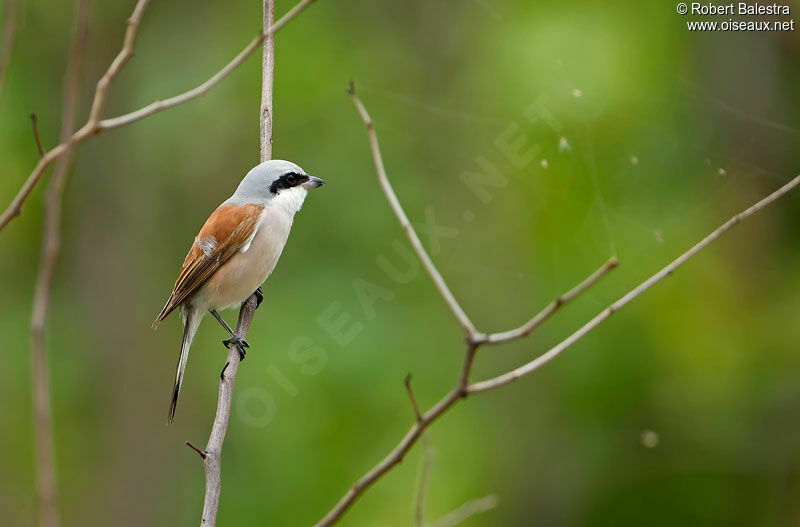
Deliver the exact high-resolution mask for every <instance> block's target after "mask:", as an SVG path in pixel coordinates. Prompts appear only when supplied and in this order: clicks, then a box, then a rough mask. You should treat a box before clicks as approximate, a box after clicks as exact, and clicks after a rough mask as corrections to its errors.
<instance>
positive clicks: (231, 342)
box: [222, 337, 250, 360]
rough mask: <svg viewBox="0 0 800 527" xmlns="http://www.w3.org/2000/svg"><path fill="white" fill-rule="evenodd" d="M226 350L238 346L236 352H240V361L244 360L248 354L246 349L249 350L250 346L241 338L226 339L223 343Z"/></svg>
mask: <svg viewBox="0 0 800 527" xmlns="http://www.w3.org/2000/svg"><path fill="white" fill-rule="evenodd" d="M222 343H223V344H224V345H225V347H226V348H228V349H231V346H236V350H237V351H238V352H239V359H240V360H244V358H245V356H246V355H247V352H246V351H245V348H249V347H250V344H248V343H247V341H246V340H244V339H243V338H240V337H231V338H229V339H225V340H223V341H222Z"/></svg>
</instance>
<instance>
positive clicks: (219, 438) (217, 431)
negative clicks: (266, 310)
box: [200, 295, 258, 527]
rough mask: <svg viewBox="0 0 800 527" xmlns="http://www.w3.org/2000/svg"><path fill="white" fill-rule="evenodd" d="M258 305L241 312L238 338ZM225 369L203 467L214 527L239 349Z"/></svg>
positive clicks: (208, 520) (248, 304)
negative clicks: (223, 448)
mask: <svg viewBox="0 0 800 527" xmlns="http://www.w3.org/2000/svg"><path fill="white" fill-rule="evenodd" d="M257 306H258V300H257V299H256V296H255V295H251V296H250V298H248V299H247V300H246V301H245V303H244V304H242V309H241V310H240V311H239V322H238V323H237V324H236V335H238V336H239V337H240V338H242V339H244V338H246V337H247V333H248V331H250V322H251V321H252V320H253V313H255V310H256V307H257ZM226 361H227V362H226V363H225V367H224V368H223V370H222V373H221V374H220V382H219V393H218V395H217V412H216V414H215V415H214V424H213V425H212V426H211V434H210V435H209V437H208V443H207V444H206V448H205V450H204V452H205V453H206V456H205V457H204V458H203V468H205V472H206V493H205V498H204V500H203V518H202V520H201V522H200V525H202V526H208V527H213V526H215V525H216V524H217V510H218V509H219V495H220V491H221V490H222V475H221V456H222V443H223V442H224V441H225V434H227V432H228V421H230V417H231V403H232V402H233V384H234V382H235V381H236V372H237V371H239V363H240V358H239V351H238V349H237V347H236V346H231V347H230V349H229V350H228V357H227V359H226Z"/></svg>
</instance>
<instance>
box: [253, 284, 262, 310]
mask: <svg viewBox="0 0 800 527" xmlns="http://www.w3.org/2000/svg"><path fill="white" fill-rule="evenodd" d="M253 294H254V295H256V309H258V306H260V305H261V302H263V301H264V290H263V289H261V286H258V289H256V290H255V291H253Z"/></svg>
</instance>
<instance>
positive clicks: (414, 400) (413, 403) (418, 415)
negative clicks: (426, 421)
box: [403, 373, 422, 421]
mask: <svg viewBox="0 0 800 527" xmlns="http://www.w3.org/2000/svg"><path fill="white" fill-rule="evenodd" d="M403 383H404V384H405V385H406V391H407V392H408V399H409V400H410V401H411V407H412V408H413V409H414V416H415V417H416V418H417V421H419V420H421V419H422V414H421V413H420V411H419V405H418V404H417V398H416V397H414V390H412V389H411V374H410V373H409V374H408V375H406V378H405V380H404V381H403Z"/></svg>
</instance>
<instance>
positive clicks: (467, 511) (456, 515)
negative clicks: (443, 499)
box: [427, 494, 497, 527]
mask: <svg viewBox="0 0 800 527" xmlns="http://www.w3.org/2000/svg"><path fill="white" fill-rule="evenodd" d="M495 507H497V496H495V495H494V494H490V495H488V496H484V497H483V498H479V499H477V500H470V501H468V502H466V503H465V504H464V505H462V506H461V507H459V508H457V509H456V510H454V511H453V512H451V513H450V514H448V515H447V516H445V517H444V518H441V519H440V520H438V521H435V522H433V523H430V524H428V526H427V527H455V526H456V525H458V524H459V523H461V522H463V521H464V520H466V519H467V518H470V517H472V516H475V515H476V514H480V513H482V512H486V511H490V510H492V509H494V508H495Z"/></svg>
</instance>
